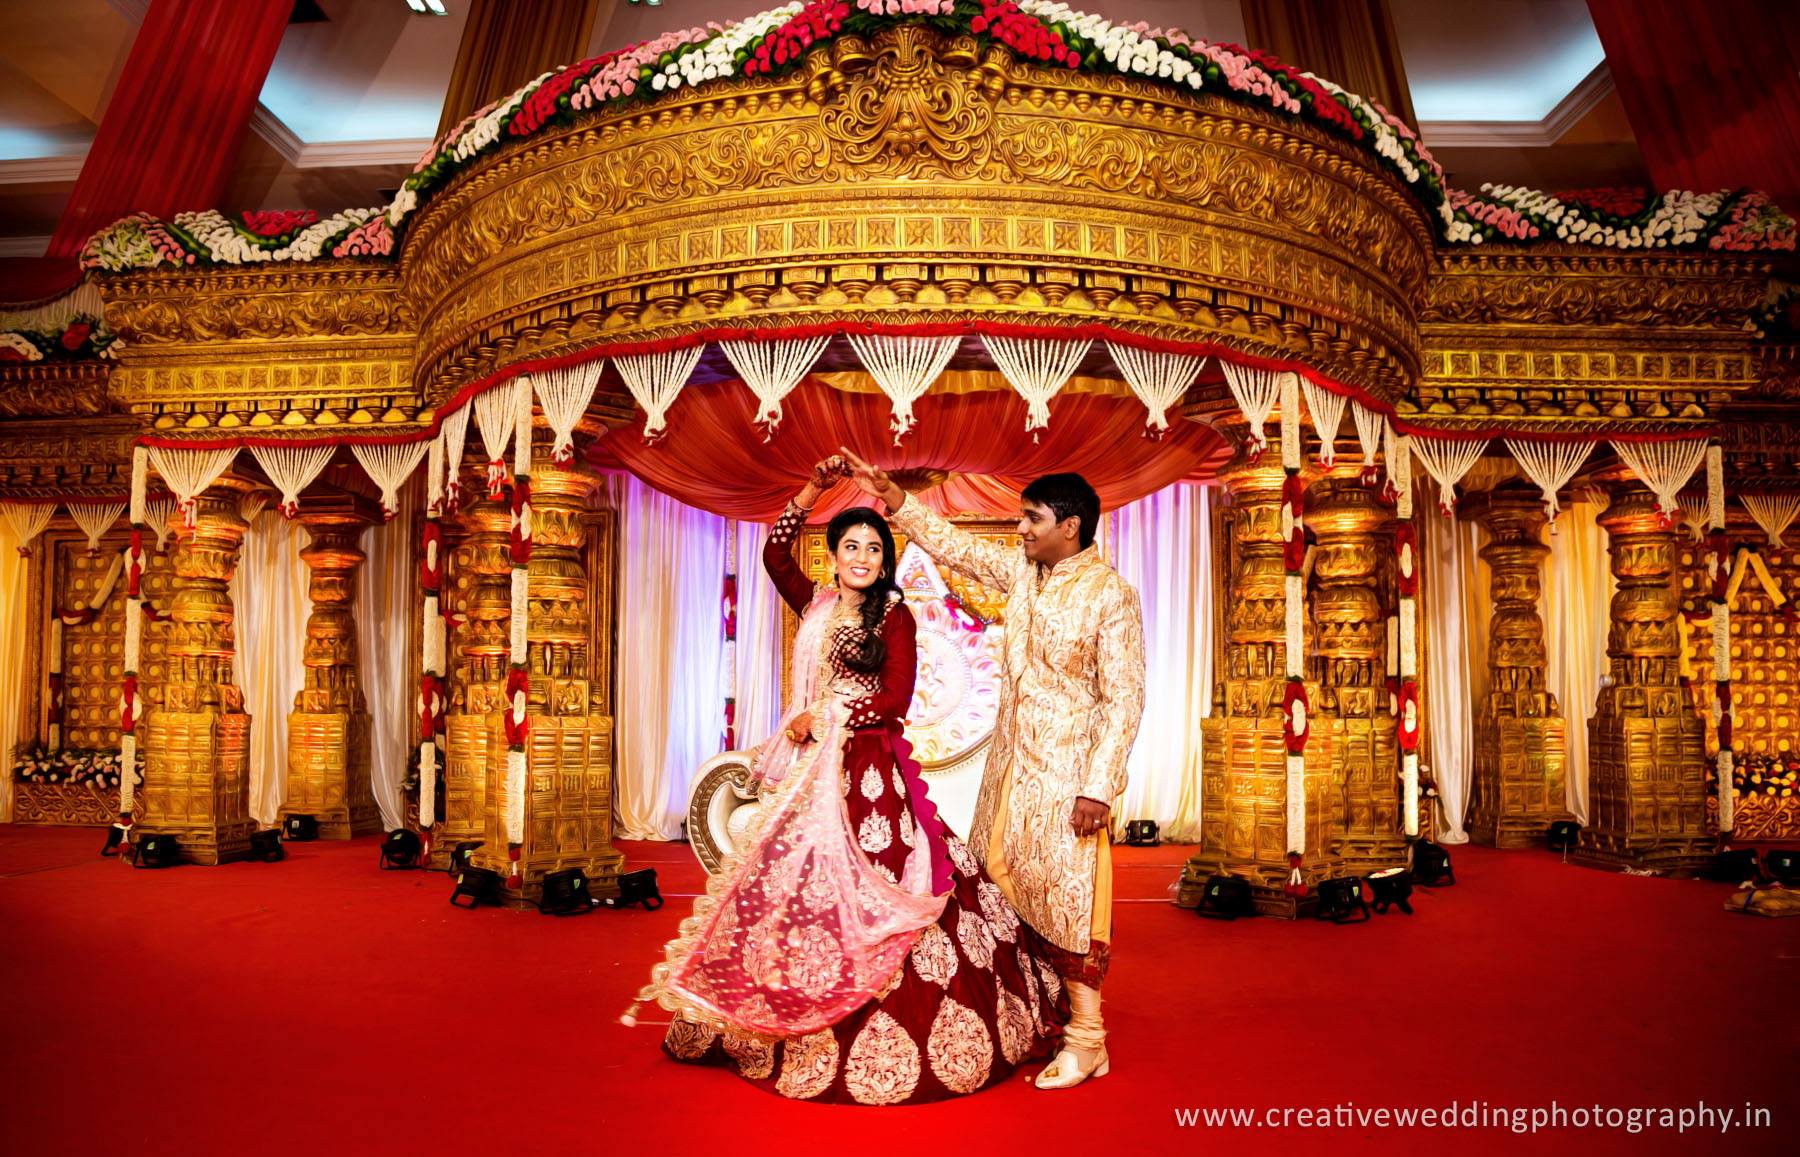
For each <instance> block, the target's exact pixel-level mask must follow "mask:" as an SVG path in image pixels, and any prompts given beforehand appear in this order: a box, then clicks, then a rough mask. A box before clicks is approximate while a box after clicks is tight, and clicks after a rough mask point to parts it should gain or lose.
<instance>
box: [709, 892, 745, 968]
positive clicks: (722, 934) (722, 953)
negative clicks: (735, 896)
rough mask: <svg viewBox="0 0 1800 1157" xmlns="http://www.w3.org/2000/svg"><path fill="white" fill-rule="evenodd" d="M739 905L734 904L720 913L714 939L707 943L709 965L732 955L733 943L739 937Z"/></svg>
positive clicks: (715, 926) (713, 934)
mask: <svg viewBox="0 0 1800 1157" xmlns="http://www.w3.org/2000/svg"><path fill="white" fill-rule="evenodd" d="M737 930H738V923H737V905H735V904H733V905H731V906H729V907H727V908H726V909H725V911H723V912H721V913H719V922H718V923H717V924H714V925H713V931H712V938H711V939H709V940H708V941H707V942H706V955H705V957H704V959H705V960H706V962H707V963H708V964H716V963H718V962H719V961H721V960H723V959H725V958H726V957H727V956H730V955H731V942H732V939H733V938H734V937H736V935H737Z"/></svg>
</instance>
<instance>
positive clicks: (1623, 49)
mask: <svg viewBox="0 0 1800 1157" xmlns="http://www.w3.org/2000/svg"><path fill="white" fill-rule="evenodd" d="M1588 12H1589V13H1590V14H1591V15H1592V16H1593V18H1594V28H1595V30H1596V31H1598V32H1599V33H1600V44H1601V46H1602V47H1603V48H1605V50H1606V64H1607V68H1608V69H1610V70H1611V72H1612V77H1613V84H1614V85H1615V86H1616V87H1617V88H1618V91H1619V100H1620V101H1621V103H1623V104H1624V106H1625V115H1626V116H1627V117H1628V118H1629V119H1630V120H1631V128H1632V132H1633V135H1635V136H1636V137H1637V144H1638V149H1639V151H1640V152H1642V153H1643V155H1644V163H1645V165H1646V166H1647V167H1648V168H1649V170H1650V178H1651V180H1652V181H1654V182H1655V184H1656V186H1657V187H1658V188H1660V189H1692V190H1694V191H1695V192H1701V193H1705V192H1711V191H1713V190H1715V189H1733V188H1738V187H1740V186H1749V187H1751V188H1755V189H1762V190H1764V191H1765V192H1768V193H1769V194H1771V195H1772V196H1774V197H1775V199H1776V200H1777V201H1778V202H1780V203H1781V204H1782V207H1783V208H1785V209H1787V210H1788V211H1789V212H1795V211H1797V210H1800V3H1796V2H1795V0H1730V2H1729V3H1720V2H1719V0H1588Z"/></svg>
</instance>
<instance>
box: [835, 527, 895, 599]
mask: <svg viewBox="0 0 1800 1157" xmlns="http://www.w3.org/2000/svg"><path fill="white" fill-rule="evenodd" d="M831 561H832V565H833V566H834V567H835V568H836V569H837V577H838V585H839V586H841V587H845V588H847V589H849V590H853V591H863V590H868V589H869V587H871V586H873V585H874V583H875V580H876V579H878V578H880V577H881V567H882V564H883V563H885V562H887V559H885V558H883V557H882V556H881V536H880V535H879V534H876V533H875V528H874V527H872V526H852V527H851V528H850V529H848V530H846V531H844V537H842V538H840V539H838V544H837V551H836V552H835V553H834V554H833V555H832V557H831Z"/></svg>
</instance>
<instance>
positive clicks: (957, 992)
mask: <svg viewBox="0 0 1800 1157" xmlns="http://www.w3.org/2000/svg"><path fill="white" fill-rule="evenodd" d="M897 742H903V741H897V740H896V737H894V736H892V735H891V734H890V733H889V732H887V731H885V730H868V731H858V732H855V733H853V734H852V736H851V738H850V740H849V741H848V742H847V743H846V744H845V747H844V777H843V779H844V782H843V790H844V803H845V811H846V814H847V816H848V819H849V822H850V824H851V826H852V829H853V830H854V832H855V833H856V838H857V844H858V846H859V847H860V848H861V849H862V851H863V854H864V855H865V856H866V857H867V858H868V860H869V862H870V863H871V864H873V865H875V866H876V867H877V868H878V869H880V870H881V871H883V872H884V873H886V874H888V875H890V876H895V877H897V876H898V875H899V874H900V872H901V870H902V865H903V864H904V863H905V861H906V857H907V855H908V854H909V853H910V852H911V850H912V842H913V841H914V839H916V836H915V835H914V834H913V833H914V818H913V815H914V813H913V807H912V798H911V797H912V792H911V791H909V788H908V779H909V778H911V780H912V782H914V783H918V782H920V781H919V780H918V778H917V774H916V765H914V771H915V774H914V775H913V776H911V777H908V776H905V775H903V774H902V773H901V767H900V761H901V760H902V759H908V758H909V757H908V756H905V755H902V754H901V753H900V752H898V751H896V743H897ZM922 814H923V815H924V816H925V822H928V823H933V824H941V823H942V821H941V820H939V819H938V818H937V816H936V813H935V812H934V811H932V810H931V809H930V808H924V809H922ZM943 836H944V842H945V846H946V849H947V851H948V853H949V856H950V861H951V864H952V867H953V870H952V872H951V880H952V887H951V891H950V894H949V896H948V898H947V900H946V903H945V905H944V913H943V915H942V916H941V917H940V918H939V919H938V921H937V923H935V924H932V925H929V926H927V927H926V928H925V929H924V931H923V932H921V933H920V934H919V937H918V939H917V940H916V941H915V942H914V943H913V946H912V949H911V951H910V952H908V953H907V955H906V957H905V960H904V961H903V963H902V964H901V965H900V968H899V970H898V971H897V972H895V974H894V975H893V977H892V978H891V979H890V980H889V981H888V982H887V983H886V985H884V986H883V987H882V988H881V989H880V990H879V991H878V993H877V995H876V997H875V998H874V999H873V1000H871V1001H869V1003H867V1004H865V1005H863V1006H862V1007H861V1008H859V1009H857V1010H856V1011H855V1012H852V1013H851V1014H850V1015H849V1016H846V1017H845V1018H844V1019H842V1020H841V1021H839V1022H837V1023H836V1024H834V1025H832V1026H830V1027H829V1028H825V1029H821V1030H819V1031H818V1032H815V1033H812V1034H810V1035H807V1036H802V1037H795V1038H787V1039H772V1038H766V1037H757V1036H749V1035H744V1034H739V1033H736V1032H733V1031H730V1030H727V1031H724V1032H718V1031H715V1030H714V1029H712V1028H709V1027H707V1026H705V1025H701V1024H695V1023H691V1022H688V1021H685V1020H680V1019H678V1020H677V1021H676V1022H675V1023H674V1024H673V1025H672V1026H671V1027H670V1028H669V1031H668V1033H667V1034H666V1035H665V1036H664V1038H663V1048H664V1050H665V1051H666V1052H667V1053H668V1054H669V1055H670V1056H672V1057H674V1058H675V1059H676V1060H680V1061H686V1062H690V1063H713V1064H723V1065H727V1066H729V1067H731V1068H733V1069H735V1070H736V1071H737V1073H738V1075H739V1076H741V1077H743V1078H744V1079H745V1080H748V1081H750V1082H751V1083H753V1084H756V1085H760V1086H762V1087H763V1088H766V1089H769V1090H770V1091H772V1092H776V1093H780V1094H781V1095H782V1096H784V1097H792V1098H795V1099H798V1100H811V1101H826V1102H838V1103H844V1104H863V1105H898V1104H910V1103H919V1102H925V1101H937V1100H942V1099H944V1098H946V1097H953V1096H958V1095H960V1094H963V1093H973V1092H976V1091H978V1090H980V1089H985V1088H987V1087H988V1086H990V1085H994V1084H998V1083H999V1082H1001V1081H1004V1080H1005V1079H1006V1078H1007V1077H1008V1076H1010V1075H1011V1074H1012V1072H1013V1070H1014V1069H1015V1068H1016V1067H1017V1066H1018V1065H1019V1064H1021V1063H1023V1062H1025V1061H1026V1060H1029V1059H1035V1058H1039V1057H1046V1056H1048V1055H1049V1054H1050V1052H1051V1051H1052V1050H1051V1045H1052V1043H1053V1042H1054V1040H1055V1039H1056V1037H1057V1036H1058V1035H1059V1034H1060V1032H1061V1026H1062V1025H1063V1023H1064V1022H1065V1021H1066V1020H1067V1019H1068V999H1067V997H1066V996H1064V994H1063V990H1062V982H1061V981H1060V980H1059V979H1058V977H1057V974H1056V970H1055V968H1053V967H1052V965H1051V954H1050V952H1049V949H1048V946H1047V945H1046V943H1045V942H1044V940H1043V939H1042V938H1040V937H1039V936H1038V935H1037V933H1035V932H1033V931H1032V930H1031V929H1030V928H1028V927H1027V926H1026V925H1025V923H1024V922H1023V921H1021V920H1020V919H1019V917H1018V914H1017V913H1016V912H1014V911H1013V909H1012V906H1011V905H1010V904H1008V903H1007V901H1006V898H1005V896H1003V895H1002V894H1001V892H1000V889H999V888H998V887H997V886H996V885H995V884H994V882H993V881H992V880H989V879H988V877H987V873H986V872H985V871H983V870H982V867H981V865H980V864H978V863H976V861H975V857H974V856H972V855H970V853H969V851H968V849H967V848H966V847H964V846H963V843H962V841H961V840H959V839H957V838H956V836H955V835H954V834H952V833H951V832H950V831H949V830H948V829H945V830H944V832H943Z"/></svg>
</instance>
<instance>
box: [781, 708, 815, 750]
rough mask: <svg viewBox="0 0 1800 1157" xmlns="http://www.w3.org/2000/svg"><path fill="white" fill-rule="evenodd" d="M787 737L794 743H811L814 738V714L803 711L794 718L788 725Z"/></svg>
mask: <svg viewBox="0 0 1800 1157" xmlns="http://www.w3.org/2000/svg"><path fill="white" fill-rule="evenodd" d="M787 737H788V739H789V740H791V741H792V742H794V743H811V742H812V737H813V717H812V712H810V711H802V712H801V713H800V714H798V715H796V716H794V718H793V720H792V721H791V722H790V723H789V724H788V725H787Z"/></svg>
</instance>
